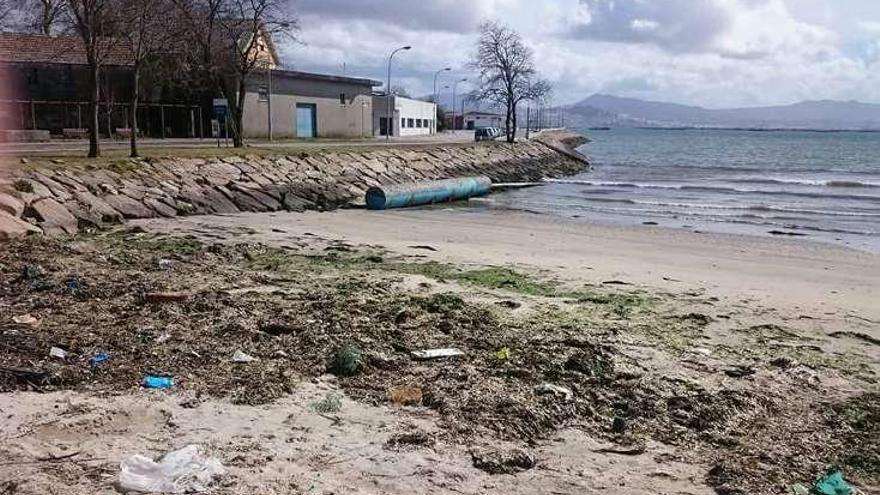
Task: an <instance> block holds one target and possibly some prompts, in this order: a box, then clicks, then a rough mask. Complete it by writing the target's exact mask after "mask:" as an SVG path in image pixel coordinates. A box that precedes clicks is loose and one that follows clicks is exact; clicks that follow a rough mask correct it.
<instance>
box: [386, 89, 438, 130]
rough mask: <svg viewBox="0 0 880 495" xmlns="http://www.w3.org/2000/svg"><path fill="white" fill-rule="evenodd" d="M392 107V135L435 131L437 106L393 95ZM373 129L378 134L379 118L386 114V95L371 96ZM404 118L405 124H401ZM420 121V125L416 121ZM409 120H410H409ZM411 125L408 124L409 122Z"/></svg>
mask: <svg viewBox="0 0 880 495" xmlns="http://www.w3.org/2000/svg"><path fill="white" fill-rule="evenodd" d="M391 98H392V103H391V105H392V108H393V109H394V110H393V111H394V135H395V136H425V135H430V134H433V133H434V132H435V129H436V127H435V126H436V122H435V119H436V116H437V106H436V105H435V104H433V103H428V102H426V101H421V100H413V99H411V98H402V97H399V96H393V97H391ZM373 108H374V109H375V112H374V114H373V129H374V130H375V134H376V135H379V119H380V118H384V117H386V116H387V115H388V97H387V96H375V97H373ZM404 120H405V123H406V125H401V123H402V121H404ZM419 120H421V121H422V127H418V126H417V125H416V124H417V122H418V121H419ZM410 121H411V122H410ZM425 121H427V122H425ZM410 123H412V124H413V125H412V126H410V125H409V124H410Z"/></svg>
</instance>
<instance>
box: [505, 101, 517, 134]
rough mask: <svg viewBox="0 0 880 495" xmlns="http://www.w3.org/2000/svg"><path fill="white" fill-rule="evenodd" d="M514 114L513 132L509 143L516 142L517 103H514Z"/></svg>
mask: <svg viewBox="0 0 880 495" xmlns="http://www.w3.org/2000/svg"><path fill="white" fill-rule="evenodd" d="M512 114H513V118H512V119H511V120H512V121H513V132H511V133H510V136H511V138H510V139H508V141H507V142H508V143H514V142H516V129H517V125H516V103H514V104H513V112H512Z"/></svg>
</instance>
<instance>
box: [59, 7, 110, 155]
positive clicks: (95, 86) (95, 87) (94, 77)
mask: <svg viewBox="0 0 880 495" xmlns="http://www.w3.org/2000/svg"><path fill="white" fill-rule="evenodd" d="M67 8H68V12H69V14H70V21H71V25H72V28H73V30H74V31H76V33H77V34H78V35H79V37H80V38H81V39H82V42H83V47H84V48H85V52H86V62H87V63H88V66H89V157H98V156H100V155H101V145H100V143H99V141H98V133H99V129H98V110H99V109H98V102H99V100H100V77H101V67H102V66H103V65H104V63H105V61H106V60H107V57H108V56H109V54H110V53H111V50H112V49H113V47H114V44H115V43H116V41H117V40H116V39H115V38H114V37H112V36H109V34H110V33H111V32H112V29H113V28H114V21H115V19H114V17H113V15H114V13H115V11H114V9H113V4H112V0H67Z"/></svg>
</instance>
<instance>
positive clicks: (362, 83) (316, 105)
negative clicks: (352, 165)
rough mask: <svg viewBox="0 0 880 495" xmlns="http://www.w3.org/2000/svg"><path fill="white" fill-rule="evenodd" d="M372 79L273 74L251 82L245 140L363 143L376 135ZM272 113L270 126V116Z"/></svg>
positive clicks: (255, 76)
mask: <svg viewBox="0 0 880 495" xmlns="http://www.w3.org/2000/svg"><path fill="white" fill-rule="evenodd" d="M380 84H381V83H380V82H378V81H373V80H370V79H360V78H354V77H342V76H332V75H325V74H313V73H309V72H298V71H286V70H272V71H260V72H258V73H256V74H253V75H252V76H251V79H250V80H249V81H248V84H247V93H246V95H245V104H244V109H245V110H244V121H243V122H242V126H243V128H244V136H245V137H248V138H265V137H268V135H269V129H270V125H271V130H272V137H273V138H303V139H309V138H316V137H321V138H361V137H369V136H372V135H373V97H372V94H373V87H374V86H378V85H380ZM270 108H271V115H272V119H271V124H270V119H269V113H270Z"/></svg>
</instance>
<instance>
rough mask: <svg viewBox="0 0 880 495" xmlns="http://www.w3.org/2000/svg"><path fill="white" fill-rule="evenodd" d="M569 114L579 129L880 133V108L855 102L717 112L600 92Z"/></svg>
mask: <svg viewBox="0 0 880 495" xmlns="http://www.w3.org/2000/svg"><path fill="white" fill-rule="evenodd" d="M565 112H566V124H567V125H569V126H579V127H658V128H678V127H686V128H691V127H713V128H747V129H810V130H872V131H875V130H880V105H877V104H872V103H859V102H855V101H828V100H823V101H804V102H801V103H795V104H793V105H783V106H771V107H754V108H731V109H721V110H714V109H708V108H703V107H697V106H688V105H680V104H676V103H662V102H656V101H646V100H639V99H635V98H620V97H617V96H611V95H602V94H597V95H593V96H590V97H589V98H586V99H585V100H582V101H580V102H578V103H576V104H574V105H569V106H567V107H565Z"/></svg>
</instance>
